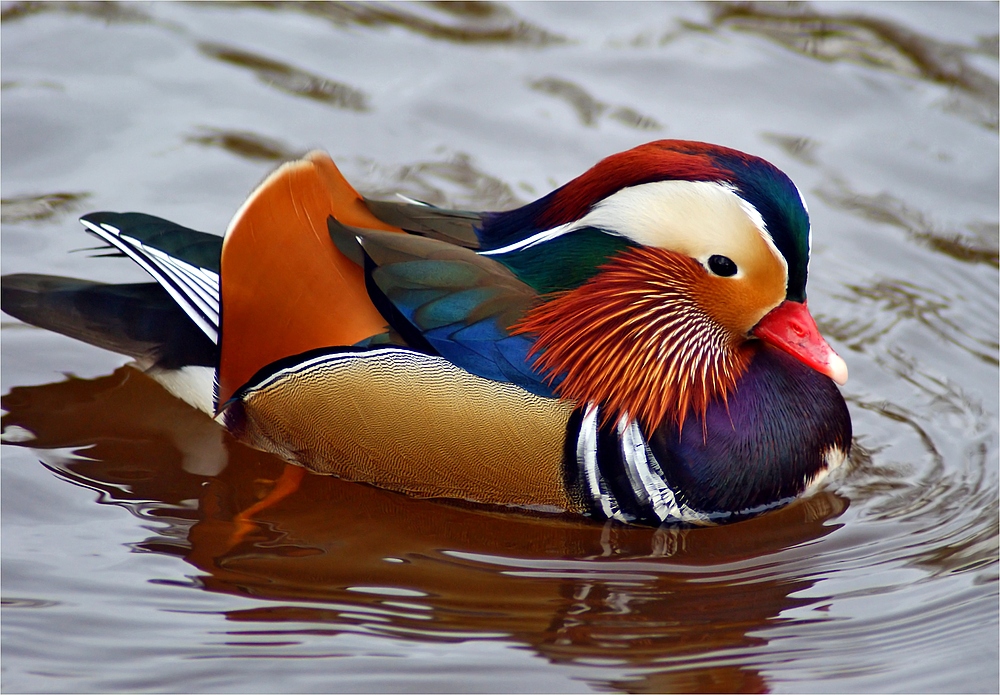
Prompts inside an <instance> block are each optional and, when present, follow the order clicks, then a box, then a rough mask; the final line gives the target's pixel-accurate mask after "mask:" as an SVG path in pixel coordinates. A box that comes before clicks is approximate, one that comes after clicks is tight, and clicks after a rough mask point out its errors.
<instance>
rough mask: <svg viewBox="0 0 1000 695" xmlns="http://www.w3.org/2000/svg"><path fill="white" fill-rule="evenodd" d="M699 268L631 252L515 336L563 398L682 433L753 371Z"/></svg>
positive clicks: (655, 253) (657, 254) (657, 252)
mask: <svg viewBox="0 0 1000 695" xmlns="http://www.w3.org/2000/svg"><path fill="white" fill-rule="evenodd" d="M704 274H705V271H704V269H703V268H702V267H701V266H700V265H699V264H698V263H696V262H695V261H693V260H692V259H690V258H686V257H684V256H680V255H678V254H675V253H671V252H669V251H665V250H663V249H656V248H635V249H630V250H628V251H626V252H623V253H622V254H620V255H619V256H617V257H615V258H614V259H613V260H612V261H611V262H609V263H607V264H606V265H604V266H603V267H602V268H601V269H600V271H599V272H598V273H597V275H595V276H594V277H593V278H591V279H590V280H589V281H588V282H587V283H585V284H584V285H582V286H581V287H579V288H578V289H576V290H572V291H569V292H564V293H559V294H556V295H555V296H554V298H552V299H550V300H549V301H547V302H545V303H543V304H541V305H539V306H537V307H535V308H534V309H532V310H531V311H530V312H529V313H528V314H527V315H526V316H525V318H524V319H523V320H522V321H520V322H519V323H518V324H517V325H516V326H515V327H514V329H513V332H514V333H526V334H533V335H535V336H537V338H536V341H535V344H534V346H533V348H532V350H531V353H530V355H536V359H535V361H534V365H535V367H536V369H539V370H542V371H544V372H545V373H546V375H547V376H546V379H547V380H548V381H549V383H555V382H556V379H557V378H559V377H562V380H561V381H560V382H558V385H557V386H556V389H555V390H556V392H557V393H558V394H559V395H560V396H562V397H563V398H569V399H572V400H575V401H577V402H583V403H601V404H603V405H604V406H605V413H604V415H605V417H606V418H609V419H612V420H617V419H619V418H622V417H624V418H626V419H627V420H631V419H638V421H639V422H640V423H642V424H643V426H644V427H647V428H649V429H653V428H655V427H657V426H658V425H659V424H660V423H661V422H664V421H670V422H672V423H674V424H676V425H677V426H678V427H680V426H682V424H683V422H684V420H685V419H686V417H687V415H688V413H689V412H694V413H695V414H697V415H704V413H705V409H706V407H707V405H708V403H709V402H711V401H712V400H713V399H715V398H721V399H723V400H724V399H725V398H726V395H727V394H728V392H729V391H731V390H732V388H733V387H734V385H735V383H736V380H737V379H738V378H739V376H740V375H741V374H742V373H743V371H744V370H745V369H746V358H745V357H744V356H743V355H742V353H741V351H740V350H739V349H738V346H737V345H736V343H735V342H734V339H733V336H732V334H731V333H730V332H728V331H726V330H725V329H724V328H723V327H722V326H721V325H719V324H718V323H716V322H714V321H712V320H711V319H710V318H709V316H708V314H707V313H706V311H705V310H704V308H703V307H702V306H701V305H700V303H699V301H698V294H697V291H696V290H695V287H696V286H697V283H698V280H699V279H700V278H701V277H703V276H704Z"/></svg>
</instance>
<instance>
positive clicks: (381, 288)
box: [3, 140, 851, 525]
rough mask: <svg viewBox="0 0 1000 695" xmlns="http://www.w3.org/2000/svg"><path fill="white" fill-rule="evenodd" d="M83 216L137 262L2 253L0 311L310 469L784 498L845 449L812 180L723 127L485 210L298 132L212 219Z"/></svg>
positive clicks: (620, 496) (707, 504)
mask: <svg viewBox="0 0 1000 695" xmlns="http://www.w3.org/2000/svg"><path fill="white" fill-rule="evenodd" d="M81 221H82V223H83V225H84V226H85V227H86V229H87V230H88V231H90V232H91V233H93V234H94V235H96V236H97V237H99V238H100V239H101V240H103V241H104V242H106V243H107V244H108V245H110V246H111V247H114V248H115V249H116V253H117V252H121V253H122V254H124V255H126V256H128V257H130V258H131V259H133V260H134V261H135V262H137V263H138V264H139V265H141V266H142V267H143V268H144V269H145V270H146V271H148V273H149V274H150V275H152V277H153V278H154V279H155V280H156V282H155V283H145V284H128V285H107V284H98V283H91V282H85V281H81V280H72V279H68V278H57V277H50V276H39V275H12V276H7V277H5V278H4V279H3V310H4V311H5V312H7V313H9V314H11V315H13V316H15V317H18V318H21V319H23V320H25V321H27V322H29V323H33V324H36V325H39V326H42V327H45V328H48V329H51V330H55V331H58V332H61V333H64V334H67V335H70V336H72V337H75V338H79V339H82V340H84V341H87V342H90V343H92V344H95V345H98V346H101V347H104V348H108V349H111V350H115V351H118V352H121V353H124V354H127V355H131V356H133V357H134V358H136V359H137V364H139V365H140V366H141V367H142V368H143V369H145V370H146V371H147V372H148V373H149V374H150V375H151V376H153V378H155V379H157V380H159V381H160V382H161V383H163V384H164V385H165V386H166V387H167V388H168V389H169V390H170V391H171V392H172V393H174V394H175V395H178V396H179V397H181V398H184V399H185V400H187V401H189V402H190V403H192V404H194V405H195V406H197V407H200V408H201V409H202V410H205V411H207V412H209V413H210V414H212V415H213V416H215V417H216V418H217V420H218V421H219V422H220V423H221V424H222V425H224V426H225V427H226V428H227V429H228V430H229V431H230V432H231V433H232V434H233V435H234V436H235V437H236V438H237V439H238V440H240V441H242V442H244V443H246V444H248V445H250V446H252V447H255V448H257V449H261V450H264V451H268V452H272V453H274V454H276V455H278V456H280V457H282V458H283V459H285V460H286V461H288V462H291V463H295V464H298V465H299V466H302V467H304V468H306V469H308V470H311V471H314V472H316V473H323V474H333V475H336V476H340V477H342V478H345V479H349V480H353V481H361V482H366V483H369V484H372V485H376V486H379V487H383V488H387V489H390V490H394V491H398V492H401V493H405V494H408V495H411V496H415V497H425V498H452V499H458V500H466V501H471V502H476V503H482V504H491V505H507V506H513V507H520V508H526V509H534V510H551V511H566V512H575V513H579V514H583V515H587V516H591V517H594V518H598V519H613V520H618V521H622V522H634V523H646V524H657V525H658V524H662V523H680V524H695V525H699V524H715V523H720V522H726V521H733V520H736V519H740V518H745V517H748V516H752V515H754V514H758V513H760V512H762V511H764V510H766V509H769V508H773V507H776V506H779V505H781V504H784V503H786V502H788V501H790V500H792V499H794V498H796V497H798V496H800V495H802V494H804V493H806V492H807V491H808V490H810V489H811V488H813V487H814V486H815V485H816V484H817V482H818V481H819V480H820V479H822V478H823V477H824V476H825V475H826V474H827V473H828V472H829V471H830V470H832V469H833V468H835V467H837V466H838V465H840V464H841V463H842V462H843V461H844V459H845V457H846V456H847V454H848V453H849V449H850V446H851V421H850V415H849V413H848V410H847V406H846V404H845V402H844V399H843V397H842V396H841V394H840V391H839V389H838V388H837V385H836V384H843V383H844V382H845V381H846V379H847V368H846V365H845V364H844V362H843V360H842V359H841V358H840V357H838V356H837V354H836V353H835V352H834V351H833V350H832V349H831V348H830V347H829V345H828V344H827V343H826V341H825V340H824V339H823V338H822V336H821V335H820V333H819V330H818V329H817V327H816V324H815V322H814V321H813V319H812V317H811V315H810V313H809V311H808V309H807V305H806V277H807V271H808V263H809V252H810V242H811V231H810V225H809V215H808V212H807V209H806V205H805V202H804V200H803V198H802V196H801V194H800V192H799V190H798V189H797V188H796V186H795V185H794V184H793V183H792V181H791V180H790V179H789V178H788V177H787V176H786V175H785V174H783V173H782V172H781V171H780V170H778V169H777V168H776V167H774V166H773V165H771V164H770V163H768V162H766V161H764V160H763V159H760V158H758V157H755V156H751V155H748V154H744V153H742V152H738V151H736V150H732V149H728V148H725V147H719V146H715V145H710V144H705V143H699V142H687V141H679V140H661V141H657V142H651V143H648V144H645V145H642V146H639V147H636V148H634V149H631V150H628V151H626V152H622V153H619V154H615V155H613V156H610V157H608V158H606V159H604V160H602V161H600V162H599V163H598V164H597V165H595V166H594V167H593V168H592V169H590V170H589V171H587V172H586V173H584V174H583V175H581V176H579V177H577V178H576V179H574V180H572V181H570V182H569V183H567V184H565V185H564V186H562V187H561V188H558V189H556V190H555V191H553V192H551V193H549V194H548V195H546V196H544V197H543V198H541V199H539V200H537V201H535V202H533V203H530V204H528V205H525V206H523V207H520V208H517V209H514V210H509V211H505V212H486V213H477V212H467V211H456V210H448V209H443V208H439V207H435V206H432V205H429V204H425V203H421V202H418V201H413V200H409V199H403V200H402V201H401V202H400V201H394V202H385V201H375V200H369V199H366V198H364V197H362V196H360V195H359V194H358V193H357V192H356V191H355V190H354V189H353V188H352V187H351V186H350V184H348V183H347V181H346V180H345V179H344V177H343V176H342V175H341V174H340V172H339V171H338V169H337V168H336V166H335V165H334V163H333V161H332V160H331V159H330V158H329V157H328V156H327V155H326V154H324V153H321V152H313V153H311V154H309V155H307V156H306V157H305V158H304V159H302V160H299V161H295V162H291V163H287V164H285V165H283V166H281V167H280V168H279V169H277V170H276V171H275V172H274V173H272V174H271V175H270V176H268V177H267V179H266V180H264V182H263V183H262V184H260V186H259V187H258V188H257V189H256V190H255V191H254V192H253V193H252V194H251V195H250V197H249V199H248V200H247V201H246V202H245V203H244V204H243V206H242V207H241V208H240V209H239V210H238V212H237V213H236V215H235V216H234V218H233V220H232V222H231V223H230V225H229V228H228V230H227V231H226V233H225V236H224V237H218V236H216V235H212V234H206V233H203V232H197V231H194V230H192V229H187V228H185V227H182V226H179V225H177V224H174V223H172V222H168V221H166V220H163V219H160V218H156V217H152V216H150V215H145V214H139V213H110V212H100V213H93V214H88V215H86V216H84V217H83V218H82V219H81Z"/></svg>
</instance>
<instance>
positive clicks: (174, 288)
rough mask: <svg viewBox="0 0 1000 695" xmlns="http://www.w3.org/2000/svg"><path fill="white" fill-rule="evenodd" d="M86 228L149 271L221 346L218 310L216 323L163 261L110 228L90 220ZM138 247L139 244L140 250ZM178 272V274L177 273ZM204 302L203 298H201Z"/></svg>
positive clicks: (186, 285)
mask: <svg viewBox="0 0 1000 695" xmlns="http://www.w3.org/2000/svg"><path fill="white" fill-rule="evenodd" d="M80 222H81V223H82V224H83V226H84V227H86V228H87V229H88V230H90V231H91V232H93V233H94V234H96V235H97V236H98V237H100V238H101V239H103V240H104V241H106V242H108V243H109V244H111V245H112V246H114V247H115V248H117V249H119V250H120V251H121V252H122V253H124V254H125V255H126V256H128V257H129V258H131V259H132V260H133V261H135V262H136V263H138V264H139V266H140V267H141V268H142V269H143V270H145V271H146V272H147V273H149V274H150V275H152V276H153V279H155V280H156V281H157V282H158V283H160V286H161V287H163V289H165V290H166V291H167V294H169V295H170V296H171V297H172V298H173V300H174V301H175V302H177V304H178V305H179V306H180V307H181V309H183V310H184V313H185V314H187V315H188V317H189V318H190V319H191V320H192V321H194V322H195V324H197V326H198V328H200V329H201V330H202V331H203V332H204V333H205V335H207V336H208V337H209V338H210V339H211V340H212V342H213V343H216V344H218V342H219V325H218V321H219V319H218V306H216V310H215V312H214V314H215V318H214V321H213V320H212V319H211V318H210V317H208V316H206V315H205V314H203V312H202V311H201V310H200V307H199V306H197V302H196V301H195V300H194V299H193V297H192V296H191V295H190V291H191V290H190V288H189V283H187V282H183V281H182V282H181V285H180V286H178V284H177V280H176V279H175V277H174V273H169V272H167V269H166V268H164V267H163V266H162V265H160V263H159V260H158V259H155V258H153V257H152V256H150V255H148V253H147V251H148V249H147V248H146V247H143V245H142V244H139V243H138V242H137V241H135V240H131V241H129V240H126V239H123V238H122V234H121V231H120V230H119V229H117V228H115V227H113V226H111V225H110V224H101V225H96V224H94V223H93V222H90V221H89V220H85V219H84V220H80ZM134 244H138V247H136V246H135V245H134ZM175 272H176V271H175ZM199 299H200V298H199Z"/></svg>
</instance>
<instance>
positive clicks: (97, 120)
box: [0, 3, 1000, 692]
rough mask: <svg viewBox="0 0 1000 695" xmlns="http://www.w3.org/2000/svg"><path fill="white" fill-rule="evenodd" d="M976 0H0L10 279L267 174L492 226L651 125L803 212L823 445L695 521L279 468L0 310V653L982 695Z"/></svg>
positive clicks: (128, 274)
mask: <svg viewBox="0 0 1000 695" xmlns="http://www.w3.org/2000/svg"><path fill="white" fill-rule="evenodd" d="M998 22H1000V20H998V9H997V5H996V4H995V3H970V4H963V3H940V4H939V3H916V4H909V3H888V4H867V3H835V4H823V3H816V4H804V5H800V6H795V7H792V8H791V9H789V8H786V7H784V6H783V5H761V6H753V5H721V4H710V5H697V4H692V5H688V4H675V3H670V4H665V5H664V4H656V3H640V4H623V3H607V4H605V3H586V4H582V5H578V4H568V3H553V4H549V3H527V4H525V3H515V4H463V3H454V4H448V3H442V4H425V5H412V4H386V5H381V4H371V5H369V4H362V5H354V4H332V5H328V4H313V3H305V4H299V3H277V4H267V5H249V4H205V3H199V4H188V5H181V4H166V3H156V4H128V5H118V4H115V5H101V4H73V5H58V4H47V3H44V4H32V3H13V4H5V5H3V11H2V22H0V28H2V45H0V60H2V88H3V107H2V129H0V136H2V151H3V155H4V156H3V160H2V172H0V173H2V188H3V190H2V197H3V206H2V212H3V225H2V251H3V254H2V269H3V272H4V273H13V272H45V273H51V274H63V275H69V276H75V277H85V278H91V279H98V280H104V281H119V282H126V281H141V280H143V279H144V276H143V273H142V271H141V270H140V269H138V268H137V267H136V266H134V265H133V264H131V263H129V262H127V261H123V260H120V259H105V258H98V259H94V258H90V257H89V256H90V254H89V253H88V252H79V249H83V248H86V247H89V246H92V245H93V244H92V242H91V240H90V239H89V238H87V237H86V236H85V235H84V234H83V233H82V230H81V228H80V227H79V225H78V224H77V223H76V221H75V217H76V216H77V215H78V214H80V213H83V212H86V211H89V210H105V209H106V210H119V211H125V210H138V211H144V212H148V213H152V214H155V215H159V216H162V217H166V218H169V219H172V220H175V221H177V222H179V223H181V224H184V225H187V226H190V227H194V228H196V229H202V230H205V231H211V232H215V233H220V234H221V232H222V231H223V230H224V229H225V227H226V224H227V222H228V220H229V217H230V216H231V215H232V213H233V212H234V211H235V210H236V209H237V207H238V206H239V205H240V203H241V202H242V200H243V198H244V197H245V196H246V194H247V193H248V192H249V191H250V190H251V189H252V188H253V186H254V185H255V184H256V183H257V182H258V181H260V180H261V179H262V178H263V177H264V176H265V175H266V174H267V173H268V172H269V171H270V170H271V169H273V168H274V167H275V166H277V165H278V164H279V163H280V162H281V161H284V160H286V159H288V158H291V157H295V156H297V155H299V154H301V153H303V152H306V151H308V150H310V149H312V148H317V147H318V148H323V149H326V150H328V151H329V152H330V153H331V154H332V155H333V157H334V159H335V160H336V161H337V162H338V164H340V165H341V167H342V169H343V171H344V172H345V174H346V175H347V176H348V178H349V179H350V180H351V181H352V182H354V183H355V185H356V186H357V187H358V188H359V189H360V190H362V191H363V192H365V193H366V194H370V195H376V196H383V197H390V196H392V195H393V194H394V193H397V192H400V193H404V194H406V195H409V196H412V197H415V198H419V199H423V200H427V201H430V202H432V203H438V204H446V205H453V206H458V207H465V208H473V209H487V208H492V209H500V208H505V207H510V206H514V205H517V204H519V203H523V202H527V201H529V200H531V199H533V198H535V197H537V196H540V195H542V194H544V193H546V192H548V191H549V190H551V189H552V188H553V187H555V186H557V185H559V184H561V183H564V182H565V181H567V180H569V179H570V178H572V177H573V176H575V175H577V174H579V173H581V172H582V171H584V170H586V169H587V168H588V167H589V166H591V165H592V164H593V163H594V162H596V161H597V160H598V159H600V158H601V157H604V156H606V155H608V154H611V153H613V152H616V151H620V150H623V149H626V148H629V147H632V146H634V145H637V144H639V143H642V142H645V141H648V140H653V139H657V138H663V137H676V138H685V139H694V140H704V141H709V142H716V143H719V144H724V145H728V146H731V147H736V148H739V149H743V150H746V151H749V152H753V153H755V154H758V155H760V156H763V157H765V158H767V159H769V160H770V161H772V162H774V163H775V164H776V165H778V166H779V167H780V168H782V169H783V170H784V171H786V172H787V173H788V174H789V175H790V176H791V177H792V178H793V179H794V180H795V181H796V182H797V184H798V185H799V187H800V188H801V189H802V190H803V192H804V193H805V195H806V198H807V200H808V203H809V209H810V213H811V217H812V221H813V227H814V243H813V258H812V264H811V268H810V274H811V276H810V280H811V282H810V285H809V300H810V308H811V309H812V311H813V313H814V315H815V316H816V318H817V320H818V322H819V324H820V327H821V329H822V330H823V332H824V333H825V334H826V335H827V336H828V337H829V339H830V342H831V343H832V345H833V346H834V348H835V349H837V350H838V351H839V352H840V354H841V355H842V356H843V357H844V358H845V359H846V360H847V362H848V365H849V367H850V370H851V380H850V381H849V382H848V384H847V386H846V387H845V388H844V394H845V397H846V398H847V401H848V405H849V407H850V409H851V414H852V417H853V420H854V429H855V435H856V440H855V445H854V453H853V455H852V460H851V462H850V466H849V467H848V469H847V470H846V471H844V472H843V473H842V474H840V475H838V476H837V477H836V478H835V479H832V480H830V481H829V482H828V484H827V485H826V486H825V488H824V489H823V490H822V491H821V492H820V493H819V494H817V495H816V496H814V497H813V498H811V499H809V500H805V501H802V502H800V503H797V504H794V505H792V506H790V507H788V508H786V509H783V510H780V511H777V512H774V513H770V514H767V515H765V516H763V517H761V518H758V519H754V520H751V521H747V522H742V523H739V524H735V525H732V526H728V527H724V528H717V529H696V530H687V531H678V530H667V529H641V528H624V527H621V526H617V525H612V524H608V525H602V524H597V523H592V522H589V521H586V520H574V519H565V518H561V517H550V516H543V515H537V516H532V515H528V514H516V513H508V512H504V513H500V512H497V511H495V510H489V509H482V508H475V507H468V506H463V505H459V504H454V503H441V502H430V501H418V500H410V499H407V498H404V497H401V496H399V495H395V494H393V493H389V492H385V491H381V490H377V489H374V488H371V487H367V486H363V485H357V484H351V483H346V482H343V481H339V480H335V479H328V478H322V477H318V476H310V477H309V478H307V480H306V483H305V484H304V485H303V487H302V489H301V490H300V491H299V492H297V493H296V494H295V495H293V496H292V497H290V498H287V499H286V500H285V501H283V502H282V503H280V504H279V505H277V506H276V507H273V508H271V509H268V510H266V511H264V512H262V513H260V514H258V515H256V516H255V517H254V518H253V521H246V520H243V519H242V517H241V516H240V514H241V512H243V511H244V510H246V509H247V508H249V507H250V506H251V505H252V504H253V503H254V502H255V501H257V500H259V499H261V498H262V497H264V496H265V495H266V494H267V493H268V491H269V490H271V489H272V487H273V486H274V485H275V481H276V480H277V479H278V477H279V476H280V474H281V471H282V464H281V462H280V461H278V460H276V459H274V458H273V457H270V456H267V455H265V454H262V453H260V452H256V451H252V450H249V449H247V448H245V447H243V446H241V445H239V444H237V443H235V442H234V441H232V439H231V438H230V437H229V436H228V435H226V434H225V433H224V432H222V431H221V430H220V429H219V428H217V427H216V426H215V425H214V424H213V423H212V422H211V421H210V420H209V419H208V418H207V417H206V416H203V415H200V414H198V413H196V412H194V411H192V410H191V409H189V408H187V407H186V406H185V405H184V404H182V403H180V402H179V401H176V400H175V399H173V398H172V397H171V396H170V395H169V394H167V393H166V392H165V391H163V390H162V389H161V388H160V387H159V386H157V385H156V384H154V383H153V382H151V381H150V380H148V379H147V378H146V377H144V376H143V375H141V374H139V373H138V372H136V371H135V370H133V369H131V368H129V367H127V366H123V365H124V364H125V362H126V361H127V360H126V358H124V357H121V356H118V355H113V354H110V353H107V352H104V351H101V350H98V349H96V348H91V347H88V346H85V345H81V344H79V343H76V342H73V341H71V340H69V339H66V338H62V337H60V336H57V335H53V334H51V333H46V332H44V331H40V330H37V329H34V328H31V327H27V326H25V325H23V324H21V323H19V322H17V321H15V320H14V319H11V318H10V317H7V316H4V318H3V323H2V334H0V335H2V357H3V361H2V392H3V401H2V404H3V408H4V412H5V415H4V417H3V426H4V441H5V442H6V444H5V445H4V447H3V462H2V468H0V472H2V495H3V500H2V502H3V504H2V514H3V528H2V534H3V535H2V541H3V586H2V594H3V627H4V629H3V663H4V667H3V672H2V683H0V685H2V687H3V688H4V689H5V690H6V691H8V692H17V691H33V692H42V691H44V692H53V691H60V692H63V691H206V692H208V691H212V692H215V691H224V692H249V691H259V692H262V691H268V692H281V691H367V692H372V691H376V692H395V691H422V692H432V691H442V692H445V691H542V692H550V691H551V692H563V691H568V692H574V691H575V692H578V691H590V690H595V691H609V690H611V691H628V692H636V691H644V692H645V691H648V692H654V691H655V692H670V691H684V692H691V691H736V692H762V691H775V692H802V691H813V692H815V691H828V692H846V691H855V692H857V691H866V692H867V691H887V692H929V691H938V692H955V691H966V692H968V691H995V690H996V688H997V682H998V677H1000V676H998V658H1000V654H998V652H1000V647H998V598H997V583H998V581H997V580H998V576H997V572H998V570H997V567H998V521H997V520H998V490H1000V485H998V441H997V440H998V436H997V429H998V427H997V418H998V413H1000V405H998V400H1000V396H998V311H1000V309H998V305H1000V300H998V260H997V259H998V194H997V191H998V187H1000V181H998V169H1000V164H998V142H997V139H998V138H997V135H998V116H997V110H998V109H997V104H998V96H997V94H998V92H997V75H998V65H997V57H998V49H997V46H998V37H997V27H998Z"/></svg>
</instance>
